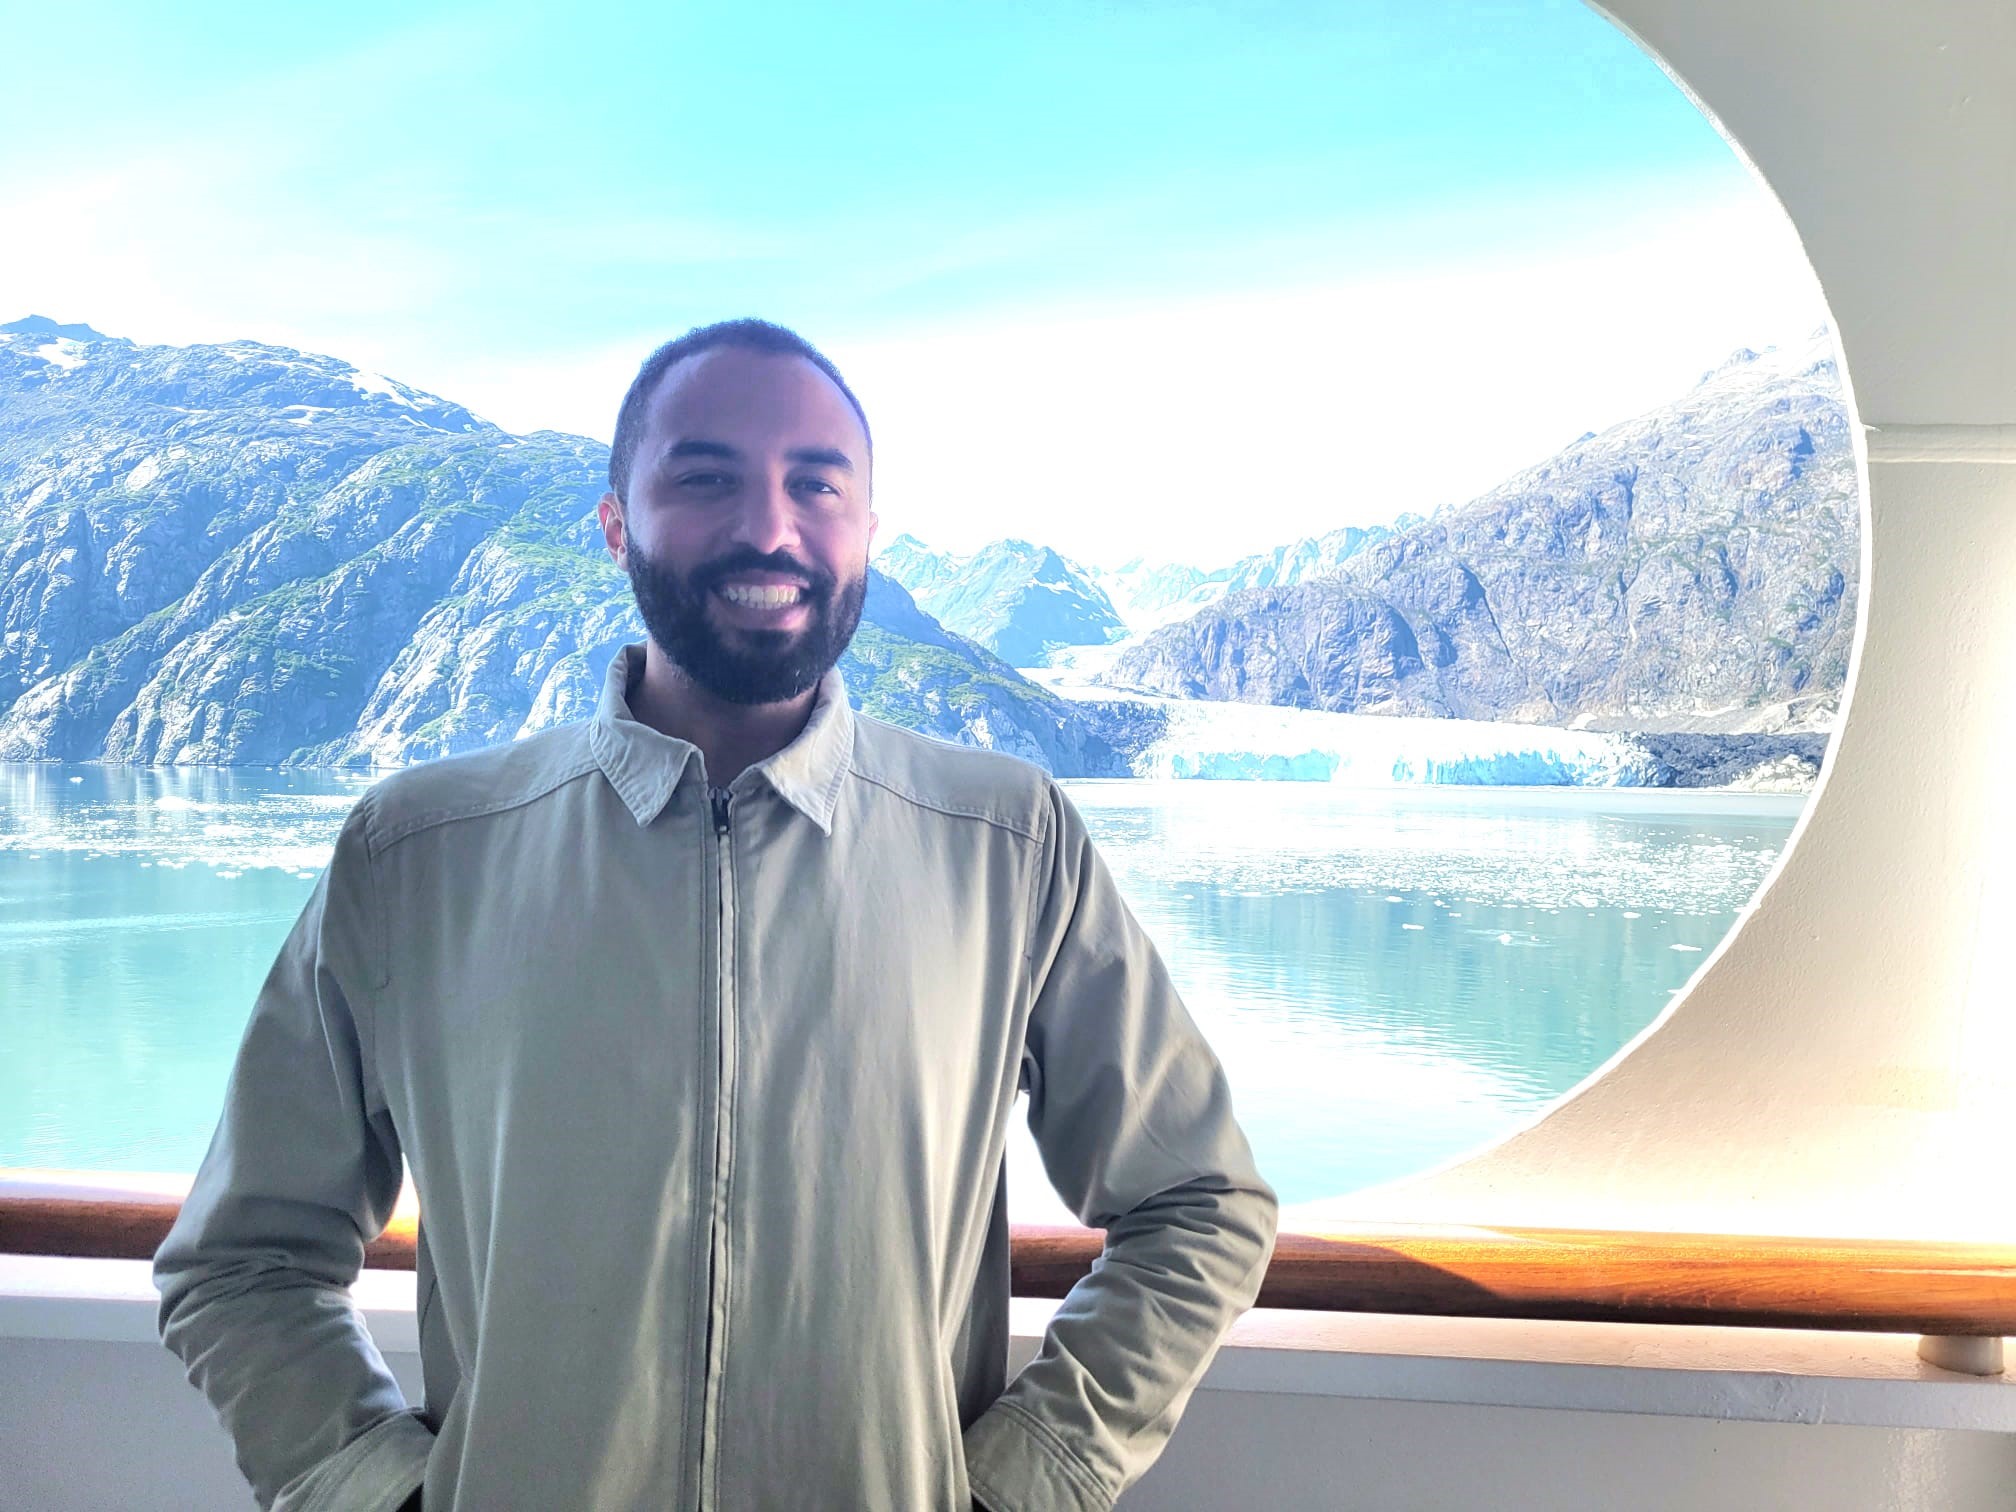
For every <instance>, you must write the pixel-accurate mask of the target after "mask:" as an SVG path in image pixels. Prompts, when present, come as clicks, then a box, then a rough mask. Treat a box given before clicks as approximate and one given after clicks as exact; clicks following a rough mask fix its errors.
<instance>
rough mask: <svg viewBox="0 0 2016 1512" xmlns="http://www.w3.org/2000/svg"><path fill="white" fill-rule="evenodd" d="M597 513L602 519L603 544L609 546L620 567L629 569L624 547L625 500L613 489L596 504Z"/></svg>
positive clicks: (610, 552) (613, 558) (612, 557)
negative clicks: (617, 495)
mask: <svg viewBox="0 0 2016 1512" xmlns="http://www.w3.org/2000/svg"><path fill="white" fill-rule="evenodd" d="M595 513H596V515H597V516H598V517H599V518H600V519H601V521H602V544H603V545H605V546H607V547H608V548H609V555H610V557H611V559H612V560H614V561H615V563H616V565H617V566H618V567H622V568H624V569H625V570H628V565H629V564H628V563H627V562H626V561H625V552H624V548H623V501H622V500H621V499H619V498H617V497H616V492H615V490H614V489H611V490H610V491H609V492H607V493H605V494H603V495H602V502H601V503H600V504H597V505H596V506H595Z"/></svg>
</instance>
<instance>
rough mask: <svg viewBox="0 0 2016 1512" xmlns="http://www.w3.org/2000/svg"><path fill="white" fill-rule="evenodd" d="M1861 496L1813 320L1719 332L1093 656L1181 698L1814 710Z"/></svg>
mask: <svg viewBox="0 0 2016 1512" xmlns="http://www.w3.org/2000/svg"><path fill="white" fill-rule="evenodd" d="M1859 525H1860V498H1859V494H1858V492H1857V487H1856V478H1855V467H1854V458H1853V452H1852V448H1851V445H1850V439H1849V431H1848V417H1847V413H1846V410H1845V408H1844V406H1843V404H1842V398H1841V391H1840V382H1839V377H1838V375H1837V373H1836V371H1835V366H1834V360H1833V350H1832V344H1831V341H1830V340H1829V339H1828V338H1827V336H1826V334H1825V333H1824V332H1823V333H1816V334H1815V336H1814V337H1813V338H1812V339H1811V340H1810V341H1808V342H1806V343H1804V344H1802V345H1800V346H1798V347H1796V348H1794V349H1791V350H1787V351H1773V352H1769V353H1765V354H1763V355H1761V356H1760V355H1758V354H1756V353H1752V352H1748V351H1744V352H1739V353H1737V354H1735V355H1734V356H1733V357H1732V358H1731V359H1730V360H1729V361H1728V362H1727V363H1725V364H1724V365H1723V366H1722V367H1720V368H1718V369H1716V370H1715V371H1714V372H1712V373H1710V374H1708V375H1706V376H1705V377H1704V378H1703V379H1702V380H1701V382H1700V383H1699V384H1697V385H1696V386H1695V388H1694V389H1693V390H1692V391H1691V392H1689V393H1688V394H1686V395H1684V396H1683V397H1681V398H1680V399H1678V400H1675V401H1674V402H1673V403H1671V404H1668V405H1664V406H1662V407H1660V408H1659V409H1656V410H1654V411H1652V412H1651V413H1649V414H1646V415H1643V416H1640V417H1639V418H1637V419H1635V420H1632V421H1628V422H1626V423H1624V424H1621V425H1618V426H1615V427H1613V428H1612V429H1610V430H1608V431H1606V432H1604V433H1603V434H1602V435H1592V436H1585V437H1584V438H1583V439H1582V440H1580V441H1578V442H1576V443H1575V444H1574V445H1572V446H1570V447H1569V448H1567V450H1565V451H1563V452H1561V453H1560V454H1558V455H1556V456H1554V457H1552V458H1550V459H1549V460H1548V461H1546V462H1544V463H1542V464H1541V465H1539V466H1538V467H1534V468H1530V469H1528V470H1527V471H1525V472H1523V473H1520V474H1519V475H1517V476H1516V477H1514V478H1511V479H1509V480H1508V481H1507V482H1505V483H1504V484H1502V485H1500V486H1499V487H1498V488H1496V489H1493V490H1492V491H1491V492H1489V493H1487V494H1485V495H1484V496H1483V497H1481V498H1479V499H1476V500H1474V501H1472V502H1471V503H1469V504H1466V505H1461V506H1456V507H1450V508H1444V509H1442V510H1439V511H1438V512H1437V514H1436V516H1435V518H1434V519H1432V520H1427V521H1419V522H1416V523H1413V524H1412V525H1411V526H1409V527H1408V528H1405V529H1400V530H1396V531H1394V532H1392V533H1390V534H1388V535H1387V536H1385V537H1383V538H1380V539H1377V540H1370V541H1366V542H1364V543H1362V544H1361V545H1360V546H1359V548H1358V549H1357V550H1356V551H1354V552H1352V553H1351V554H1350V555H1349V556H1347V557H1346V558H1345V559H1344V561H1343V562H1342V563H1341V565H1340V566H1339V567H1338V569H1337V570H1336V571H1335V572H1333V573H1331V574H1329V575H1325V576H1318V577H1312V578H1306V579H1305V580H1303V581H1302V582H1300V583H1299V584H1296V585H1292V586H1269V587H1253V588H1248V589H1244V590H1240V591H1234V592H1231V593H1229V594H1228V595H1227V596H1225V597H1223V598H1221V599H1220V600H1219V601H1218V602H1217V603H1215V604H1212V605H1210V606H1209V607H1207V608H1205V609H1204V610H1202V611H1201V612H1199V613H1197V614H1194V615H1192V616H1191V617H1189V618H1187V619H1184V620H1182V621H1181V622H1179V623H1175V624H1170V625H1167V626H1164V627H1163V628H1161V629H1159V630H1157V631H1155V632H1154V633H1153V634H1151V635H1149V636H1148V637H1146V638H1145V639H1144V640H1142V641H1141V642H1140V643H1138V644H1135V645H1132V646H1130V647H1128V648H1126V649H1125V650H1124V651H1123V652H1122V653H1120V654H1119V655H1117V656H1116V657H1114V658H1113V659H1112V662H1111V665H1110V669H1109V670H1108V672H1107V678H1108V680H1110V681H1111V682H1113V683H1115V684H1117V685H1121V686H1127V687H1134V688H1139V689H1142V690H1146V691H1151V692H1156V693H1161V694H1166V695H1172V696H1175V697H1178V698H1190V699H1199V698H1201V699H1214V700H1229V701H1235V702H1245V703H1264V704H1284V705H1290V706H1295V707H1301V708H1310V709H1327V710H1338V711H1360V712H1377V713H1385V714H1400V715H1425V716H1435V717H1456V718H1465V719H1510V720H1518V721H1523V722H1527V723H1534V724H1545V725H1560V726H1570V725H1576V726H1586V727H1590V728H1604V729H1628V730H1703V731H1711V730H1723V731H1741V730H1751V731H1755V730H1812V729H1825V728H1827V727H1828V726H1829V725H1830V724H1831V721H1832V718H1833V715H1834V712H1835V710H1836V708H1837V706H1838V701H1839V696H1840V692H1841V688H1842V686H1843V683H1844V682H1845V679H1846V674H1847V665H1848V656H1849V653H1850V649H1851V647H1852V644H1853V638H1854V627H1855V603H1856V567H1857V562H1858V545H1857V543H1858V532H1859Z"/></svg>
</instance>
